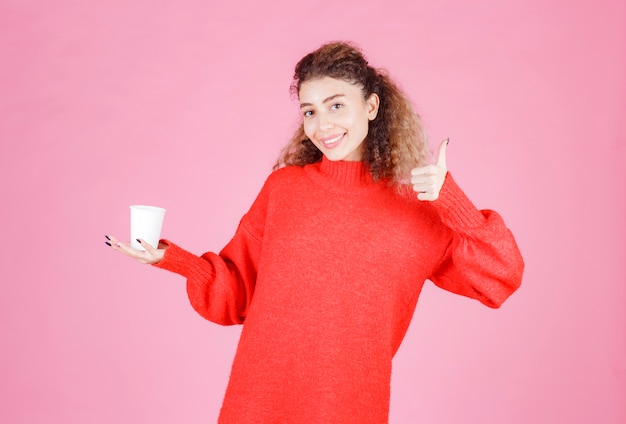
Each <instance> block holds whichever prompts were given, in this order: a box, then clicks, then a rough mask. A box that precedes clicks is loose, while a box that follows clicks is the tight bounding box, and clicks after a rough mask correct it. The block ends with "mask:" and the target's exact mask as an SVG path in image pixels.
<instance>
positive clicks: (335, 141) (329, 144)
mask: <svg viewBox="0 0 626 424" xmlns="http://www.w3.org/2000/svg"><path fill="white" fill-rule="evenodd" d="M345 135H346V134H345V133H343V134H339V135H338V136H336V137H333V138H328V139H325V140H322V144H324V147H327V148H329V149H332V148H333V147H335V146H337V145H338V144H339V143H341V141H342V140H343V137H344V136H345Z"/></svg>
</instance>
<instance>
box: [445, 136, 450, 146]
mask: <svg viewBox="0 0 626 424" xmlns="http://www.w3.org/2000/svg"><path fill="white" fill-rule="evenodd" d="M446 140H447V141H446V145H448V144H450V137H448V138H447V139H446Z"/></svg>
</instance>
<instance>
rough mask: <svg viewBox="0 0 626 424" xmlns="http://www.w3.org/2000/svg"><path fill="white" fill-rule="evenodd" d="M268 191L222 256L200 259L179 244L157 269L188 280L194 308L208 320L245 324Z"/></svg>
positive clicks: (206, 255)
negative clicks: (165, 270)
mask: <svg viewBox="0 0 626 424" xmlns="http://www.w3.org/2000/svg"><path fill="white" fill-rule="evenodd" d="M266 192H267V190H266V189H265V188H264V190H262V191H261V193H259V196H258V197H257V199H256V200H255V202H254V203H253V205H252V207H251V208H250V210H249V211H248V213H246V215H244V217H243V218H242V219H241V222H240V223H239V227H238V228H237V231H236V232H235V235H234V236H233V238H232V240H231V241H230V242H229V243H228V244H227V245H226V246H225V247H224V248H223V249H222V251H221V252H219V254H216V253H213V252H207V253H204V254H203V255H201V256H197V255H195V254H193V253H190V252H187V251H186V250H184V249H182V248H180V247H179V246H177V245H176V244H174V243H172V242H170V241H168V240H161V242H163V243H166V244H167V245H168V248H167V249H166V250H165V255H164V256H163V259H161V261H159V262H158V263H156V264H154V266H156V267H158V268H162V269H167V270H169V271H172V272H175V273H177V274H180V275H182V276H183V277H185V278H187V295H188V296H189V301H190V302H191V306H192V307H193V308H194V309H195V310H196V312H198V313H199V314H200V315H202V316H203V317H204V318H206V319H208V320H209V321H212V322H215V323H217V324H221V325H232V324H242V323H243V321H244V319H245V317H246V315H247V313H248V307H249V306H250V302H251V301H252V296H253V294H254V289H255V285H256V278H257V271H258V263H259V257H260V254H261V244H262V239H263V231H264V225H265V215H266V202H267V195H266Z"/></svg>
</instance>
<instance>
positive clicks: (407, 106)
mask: <svg viewBox="0 0 626 424" xmlns="http://www.w3.org/2000/svg"><path fill="white" fill-rule="evenodd" d="M323 77H331V78H335V79H341V80H343V81H346V82H349V83H351V84H355V85H357V86H359V87H361V89H362V93H363V98H368V97H369V96H370V95H371V94H372V93H375V94H377V95H378V97H379V101H380V105H379V109H378V115H377V116H376V118H375V119H374V120H372V121H370V122H369V129H368V135H367V137H366V139H365V143H364V152H363V159H362V160H363V162H365V163H366V164H367V165H368V166H369V169H370V173H371V174H372V177H373V178H374V179H376V180H380V179H385V180H388V181H390V183H392V184H394V183H398V184H402V183H404V182H406V180H407V177H408V176H409V174H410V171H411V169H413V168H415V167H417V166H423V165H424V164H425V163H426V161H427V158H428V155H429V150H428V143H427V141H426V136H425V133H424V131H423V129H422V125H421V122H420V118H419V116H418V115H417V114H416V113H415V111H414V110H413V107H412V106H411V103H410V101H409V100H408V98H407V97H406V96H405V95H404V93H403V92H402V91H401V90H400V88H398V86H397V85H396V84H395V83H394V82H393V81H392V80H391V78H390V77H389V75H388V73H387V71H385V70H384V69H379V68H373V67H371V66H369V65H368V62H367V60H366V59H365V57H364V56H363V53H362V52H361V51H360V50H359V49H358V48H357V47H355V46H353V45H351V44H350V43H347V42H334V43H328V44H324V45H322V46H321V47H320V48H319V49H317V50H315V51H314V52H312V53H309V54H307V55H306V56H304V57H303V58H302V59H301V60H300V61H299V62H298V64H297V65H296V68H295V73H294V80H293V83H292V84H291V87H290V89H291V92H292V93H293V94H294V95H296V96H297V95H298V93H299V92H300V87H301V85H302V84H303V83H304V82H306V81H309V80H313V79H318V78H323ZM321 159H322V152H320V151H319V150H318V148H317V147H315V145H314V144H313V143H312V142H311V140H309V139H308V138H307V136H306V135H305V133H304V127H303V125H302V122H301V123H300V125H299V127H298V129H297V130H296V131H295V133H294V135H293V136H292V138H291V140H290V141H289V143H288V144H287V145H286V146H285V148H284V149H283V150H282V152H281V153H280V156H279V158H278V161H277V162H276V164H275V165H274V169H277V168H280V167H283V166H289V165H297V166H304V165H308V164H311V163H315V162H318V161H320V160H321Z"/></svg>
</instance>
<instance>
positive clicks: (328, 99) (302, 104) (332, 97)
mask: <svg viewBox="0 0 626 424" xmlns="http://www.w3.org/2000/svg"><path fill="white" fill-rule="evenodd" d="M343 96H345V94H333V95H332V96H330V97H326V98H325V99H324V100H323V101H322V103H328V102H330V101H331V100H334V99H336V98H337V97H343ZM307 106H313V104H312V103H300V109H302V108H303V107H307Z"/></svg>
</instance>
